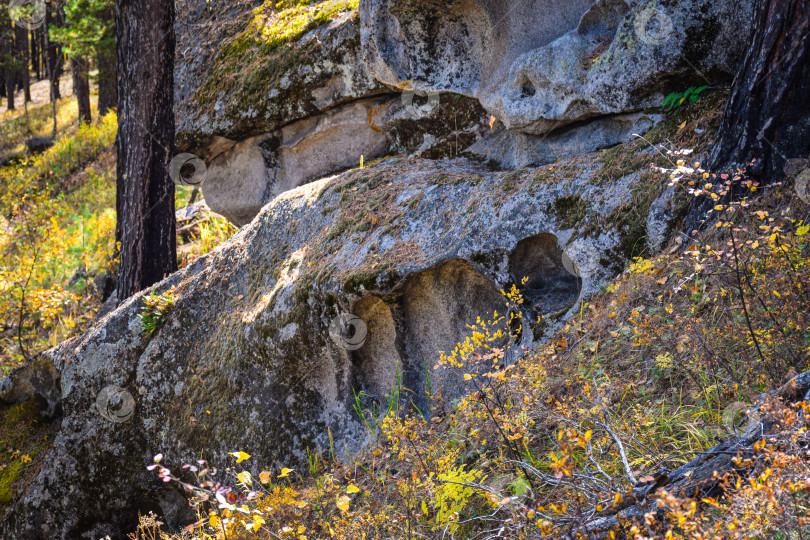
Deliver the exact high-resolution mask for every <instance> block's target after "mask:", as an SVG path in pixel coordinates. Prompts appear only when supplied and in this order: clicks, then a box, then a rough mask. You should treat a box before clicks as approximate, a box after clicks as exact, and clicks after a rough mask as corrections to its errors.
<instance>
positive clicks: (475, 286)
mask: <svg viewBox="0 0 810 540" xmlns="http://www.w3.org/2000/svg"><path fill="white" fill-rule="evenodd" d="M594 163H598V161H597V159H596V156H593V155H590V156H583V157H580V158H576V159H572V160H566V161H562V162H560V163H558V164H555V165H554V166H552V167H544V168H541V169H527V170H524V171H518V172H513V173H504V172H491V171H488V170H486V169H484V168H481V167H480V165H477V164H474V163H472V162H469V161H466V160H463V159H456V160H444V161H431V160H420V159H388V160H385V161H383V162H381V163H379V164H376V165H373V166H370V167H366V168H363V169H357V170H354V171H351V172H348V173H345V174H343V175H340V176H335V177H332V178H327V179H323V180H320V181H316V182H313V183H310V184H307V185H305V186H301V187H299V188H296V189H294V190H291V191H288V192H286V193H284V194H282V195H280V196H279V197H277V198H276V199H275V200H274V201H273V202H272V203H271V204H269V205H267V206H266V207H265V208H264V209H263V210H262V212H261V213H260V214H259V216H258V217H257V218H256V219H255V220H254V221H253V222H252V223H251V224H250V225H249V226H247V227H244V228H243V229H242V230H241V231H240V232H239V233H238V234H237V235H236V236H234V237H233V238H232V239H231V240H229V241H228V242H227V243H226V244H225V245H223V246H222V247H220V248H218V249H217V250H215V251H214V252H212V253H211V254H209V255H207V256H205V257H204V258H202V259H200V260H198V261H197V262H195V263H193V264H192V265H191V266H189V267H186V268H185V269H183V270H181V271H179V272H178V273H176V274H174V275H172V276H170V277H169V278H168V279H166V280H165V281H163V282H162V283H161V284H159V286H158V287H157V292H159V293H160V292H163V291H167V290H170V289H171V288H174V289H173V291H174V292H173V294H174V297H175V298H176V300H175V302H174V304H173V305H172V307H171V308H170V309H169V311H168V314H167V320H166V322H165V324H164V325H163V326H162V327H161V328H160V329H159V330H158V331H157V332H156V333H155V334H154V335H152V336H147V335H146V334H145V333H144V330H143V327H142V323H141V320H140V319H139V318H138V314H139V313H141V311H142V308H143V299H142V295H137V296H135V297H133V298H131V299H130V300H128V301H127V302H126V303H125V304H123V305H122V306H121V307H120V308H119V309H118V310H116V311H115V312H113V313H111V314H109V315H107V316H106V317H104V318H103V319H101V320H100V321H99V322H98V323H96V324H95V326H94V327H93V328H92V329H91V330H90V331H88V332H87V333H86V334H84V335H83V336H80V337H78V338H74V339H72V340H69V341H67V342H65V343H63V344H62V345H60V346H58V347H57V348H55V349H53V350H51V351H49V352H48V353H47V355H46V356H47V360H45V359H43V360H42V361H43V362H46V363H52V368H51V367H49V365H50V364H48V365H46V366H45V368H43V369H44V371H42V372H43V373H53V372H54V369H55V370H57V371H58V372H59V374H60V376H61V379H60V381H59V382H58V384H57V383H54V381H52V380H51V384H45V385H40V384H27V385H23V386H19V387H18V388H17V390H11V389H10V386H14V384H13V382H14V378H15V377H16V378H17V379H19V380H30V379H31V378H30V377H27V378H26V377H21V376H19V377H18V376H17V375H14V376H12V377H11V378H10V379H7V380H6V381H8V382H4V383H3V384H2V385H0V388H1V389H2V390H3V396H2V398H3V399H4V400H6V401H19V400H21V399H23V398H24V397H25V396H23V395H22V394H24V393H25V391H28V393H29V394H36V393H40V394H43V395H44V397H45V398H46V399H48V400H50V401H51V404H52V407H56V406H57V404H56V400H57V399H58V402H59V403H58V406H60V407H61V411H62V414H63V417H62V422H61V426H62V427H61V430H60V431H59V433H58V435H57V436H56V439H55V441H54V445H53V448H52V449H51V450H50V453H49V455H48V456H47V459H46V460H45V464H44V466H43V468H42V470H41V471H40V472H39V475H38V476H37V477H36V478H35V479H34V480H33V481H32V483H31V484H30V486H29V488H28V490H27V492H26V493H25V494H23V495H22V496H21V497H20V498H19V499H18V500H17V501H16V502H15V504H14V506H13V507H12V508H10V509H9V512H8V513H7V514H6V515H5V517H4V520H3V522H2V524H0V536H2V537H3V538H26V539H29V538H47V539H54V538H71V539H74V538H93V537H95V538H98V537H100V536H103V535H104V534H110V535H112V537H114V538H120V537H123V534H122V532H124V531H129V530H131V527H132V525H133V524H134V522H135V520H136V515H137V512H138V511H141V512H144V511H148V510H155V511H158V512H161V513H162V514H163V515H165V516H166V519H167V520H168V521H170V522H173V521H174V520H180V521H182V520H183V519H187V518H188V516H186V515H184V514H183V512H182V511H181V509H182V508H183V504H182V497H181V496H180V495H179V494H178V493H177V492H175V491H173V488H172V487H169V486H167V485H165V484H163V483H162V482H160V481H158V480H157V479H156V478H155V477H154V475H153V474H152V473H149V472H147V471H146V470H145V468H144V467H145V465H147V464H148V463H149V462H150V461H151V458H152V456H153V455H154V454H156V453H157V452H163V453H164V454H165V455H166V458H165V460H166V462H167V463H168V464H171V465H172V466H177V465H179V464H181V463H183V462H186V461H190V460H192V459H197V458H199V456H200V452H205V454H204V456H205V457H206V458H208V459H210V460H211V462H212V463H215V464H220V465H222V464H225V463H226V462H227V456H226V452H229V451H235V450H246V451H248V452H250V453H251V454H253V456H254V459H252V460H251V461H250V462H249V463H250V465H255V466H257V467H259V466H261V465H266V464H271V463H280V464H283V465H285V466H297V467H301V466H305V464H306V450H307V449H310V450H318V449H324V448H328V433H329V430H331V434H332V436H333V437H334V441H335V447H336V449H337V450H338V451H342V450H343V449H356V448H357V447H358V446H359V445H360V444H362V443H363V441H364V437H365V436H366V435H365V432H364V429H363V427H362V426H361V424H360V421H359V419H358V418H357V417H356V415H355V413H354V412H353V410H352V403H353V390H362V391H364V392H365V393H366V395H367V396H368V397H367V399H368V400H374V399H379V398H381V397H382V396H384V395H385V394H386V393H387V392H388V391H389V390H390V388H391V386H392V384H393V381H394V376H395V374H396V372H397V370H401V372H402V374H403V379H404V380H403V385H404V386H406V387H408V388H411V389H414V390H415V391H416V396H419V395H420V394H421V393H420V389H423V388H424V386H425V381H424V373H425V365H424V364H425V362H426V361H427V362H429V363H430V364H432V363H433V362H435V361H436V360H437V358H438V354H439V351H450V350H452V348H453V347H454V346H455V344H456V343H458V342H460V341H463V339H464V337H465V336H466V335H467V334H468V332H469V329H468V328H467V327H466V324H468V323H473V322H474V321H475V317H476V316H482V317H486V316H487V315H489V316H491V314H492V312H493V311H495V310H498V311H500V312H504V309H505V299H504V297H503V296H502V295H501V293H500V292H499V291H500V290H501V289H504V288H506V287H508V286H510V284H511V283H515V282H520V281H522V278H523V277H527V278H529V279H528V281H527V283H526V285H525V286H523V289H524V293H525V295H526V298H527V302H526V304H525V305H524V306H523V308H522V309H525V314H526V320H527V321H536V320H537V316H538V315H539V314H543V313H556V314H558V315H559V314H562V313H565V312H566V311H568V310H569V308H570V307H571V306H572V305H573V304H574V303H575V302H576V301H577V299H578V298H579V297H580V296H581V295H589V294H591V293H593V292H595V291H596V290H597V289H598V287H599V285H600V284H601V283H603V282H605V280H606V279H608V278H609V277H611V276H612V275H614V274H615V273H616V272H617V271H618V270H620V269H621V267H622V265H623V262H624V261H625V260H626V254H625V251H624V248H623V246H625V245H627V244H629V245H633V244H635V243H636V241H637V238H635V236H636V235H638V234H644V222H643V221H644V218H641V223H640V224H628V223H626V222H622V221H621V220H618V219H615V218H614V217H612V216H616V215H628V214H629V212H628V210H627V208H628V206H629V205H634V210H636V211H637V213H638V215H639V216H646V213H647V209H646V208H640V207H639V206H640V205H639V203H638V202H637V201H638V200H645V201H647V203H646V204H647V205H649V204H651V201H653V200H654V199H655V198H656V197H657V196H658V194H660V193H661V192H662V191H663V189H664V183H665V182H666V180H662V179H654V178H651V177H650V176H649V175H646V174H643V173H640V172H635V173H630V174H627V175H626V176H624V177H622V178H620V179H618V180H617V181H615V182H610V183H606V182H602V183H601V184H600V183H598V182H594V181H593V177H594V175H595V173H596V170H595V169H596V167H595V166H594V165H593V164H594ZM640 194H642V195H640ZM639 231H641V232H639ZM569 258H570V259H569ZM571 262H573V263H574V264H571ZM574 265H575V266H574ZM572 272H573V273H572ZM575 274H578V275H575ZM349 314H353V316H354V317H356V318H354V319H349V320H350V322H351V325H353V327H354V329H355V332H354V333H353V334H352V333H351V332H348V331H347V330H348V328H347V327H341V326H340V325H337V327H336V323H335V321H336V320H337V321H340V320H341V319H340V318H339V317H341V316H343V317H347V316H348V315H349ZM361 330H362V331H361ZM528 330H532V331H528ZM545 330H547V329H546V328H544V327H543V326H534V327H531V325H527V329H526V331H524V332H523V334H522V337H521V342H522V344H523V345H527V346H528V345H530V344H531V342H532V341H533V340H535V339H536V338H538V337H541V336H542V335H543V333H544V331H545ZM358 336H359V337H360V339H359V342H358ZM363 338H364V339H363ZM358 345H359V347H358ZM430 364H429V367H430ZM433 377H435V379H434V384H436V381H441V382H443V383H445V384H446V387H447V392H446V393H447V395H448V396H452V395H457V394H458V393H459V392H461V391H462V390H463V384H462V383H461V382H460V380H459V379H460V376H459V374H458V373H455V372H453V371H450V370H445V369H440V370H439V371H438V372H435V373H434V375H433ZM110 385H115V386H117V387H121V388H122V389H123V390H125V391H126V392H127V393H128V394H122V393H120V392H118V393H116V394H115V395H116V396H117V397H116V401H115V402H114V403H111V404H108V405H107V407H108V408H112V409H116V408H118V409H120V408H121V407H122V406H123V405H126V404H127V403H128V398H127V396H132V398H133V401H134V411H133V414H132V416H131V418H128V415H127V414H121V415H119V416H122V417H123V419H124V420H125V421H122V422H114V421H111V420H110V419H109V416H110V415H109V414H107V417H104V416H102V415H101V414H100V413H99V409H98V408H97V404H96V402H97V399H98V396H99V395H100V393H101V392H102V390H103V389H105V388H107V387H108V386H110ZM54 389H56V390H58V391H57V392H56V398H55V396H54ZM102 395H109V392H107V393H103V394H102ZM8 396H14V398H13V399H10V398H9V397H8ZM416 399H417V401H418V399H419V398H418V397H417V398H416ZM422 399H425V398H422ZM102 410H108V409H105V408H102ZM113 412H114V411H113ZM118 412H122V413H126V412H127V411H118ZM253 472H254V473H258V472H259V471H258V470H256V471H253Z"/></svg>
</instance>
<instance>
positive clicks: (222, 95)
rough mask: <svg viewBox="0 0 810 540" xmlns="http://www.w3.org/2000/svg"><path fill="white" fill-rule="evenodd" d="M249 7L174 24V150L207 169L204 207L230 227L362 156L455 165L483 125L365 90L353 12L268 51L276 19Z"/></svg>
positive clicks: (194, 15)
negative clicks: (401, 156) (453, 159)
mask: <svg viewBox="0 0 810 540" xmlns="http://www.w3.org/2000/svg"><path fill="white" fill-rule="evenodd" d="M338 4H341V3H340V2H339V3H338ZM253 8H254V6H253V5H252V4H251V3H236V4H234V5H231V4H229V3H228V4H221V3H217V4H211V3H209V2H205V1H204V0H189V1H187V2H185V3H183V4H181V5H180V9H179V13H178V21H181V22H180V23H178V26H177V32H178V44H177V51H178V61H177V67H176V70H175V71H176V73H175V86H176V91H175V93H176V106H175V112H176V116H177V120H178V127H177V137H178V146H179V148H180V150H181V151H190V152H192V153H195V154H197V155H198V156H199V157H201V158H202V159H203V160H204V161H205V162H206V164H207V165H208V171H207V175H206V180H205V184H204V186H203V192H204V194H205V197H206V201H208V204H209V205H210V207H211V208H212V209H213V210H214V211H216V212H217V213H220V214H222V215H224V216H226V217H227V218H228V219H230V220H231V221H232V222H234V223H235V224H237V225H244V224H245V223H248V222H249V221H250V220H251V219H253V217H255V216H256V214H258V212H259V210H260V209H261V207H262V206H264V205H265V204H267V203H269V202H270V201H271V200H273V198H275V196H276V195H278V194H280V193H282V192H284V191H286V190H287V189H290V188H293V187H296V186H299V185H301V184H304V183H306V182H311V181H313V180H317V179H320V178H323V177H324V176H327V175H329V174H333V173H335V172H338V171H342V170H346V169H348V168H351V167H354V166H357V165H359V164H360V161H361V157H362V158H363V159H364V160H365V161H366V162H368V161H371V160H373V159H375V158H378V157H380V156H383V155H386V154H398V153H403V152H405V153H412V154H416V155H424V156H425V157H448V156H453V155H458V154H459V153H460V152H461V151H463V150H464V149H466V148H467V147H468V146H469V145H470V144H472V143H473V142H475V141H477V140H478V139H479V138H480V137H481V136H482V135H483V133H484V132H485V130H484V128H485V127H487V125H486V124H487V122H488V120H489V116H488V115H487V114H486V112H485V111H484V110H483V109H482V108H481V107H480V105H479V104H478V102H477V101H476V100H474V99H469V98H462V97H461V96H457V99H456V98H454V99H451V98H450V96H446V97H445V98H444V99H443V100H441V101H442V103H439V102H438V100H439V97H438V95H436V96H431V98H432V99H436V100H437V101H436V102H430V103H422V101H426V100H427V97H425V98H424V99H423V98H418V97H417V103H416V104H414V102H413V97H412V95H410V94H408V93H404V94H403V93H402V92H401V90H400V89H397V88H391V87H387V86H385V85H383V84H381V83H379V82H378V81H376V80H374V78H373V77H371V75H370V74H369V72H368V70H367V69H366V67H365V64H364V63H363V61H362V57H361V54H360V32H359V22H358V17H357V12H356V11H348V12H347V11H346V10H337V11H336V12H335V13H332V14H331V15H330V16H333V17H334V19H333V20H332V21H331V22H328V23H326V24H323V25H321V26H319V27H317V28H315V29H313V30H311V31H309V32H307V33H305V34H304V35H302V36H295V38H294V39H290V40H288V41H285V42H280V43H276V42H273V43H270V42H269V41H268V38H267V37H266V34H265V29H266V28H268V27H273V28H274V31H275V32H279V28H277V27H276V26H277V25H278V24H279V23H278V21H276V19H274V17H275V11H274V10H273V8H272V6H270V5H260V6H259V7H257V8H255V9H253ZM274 25H276V26H274ZM409 97H410V98H411V99H410V100H409V99H408V98H409ZM414 105H415V106H414Z"/></svg>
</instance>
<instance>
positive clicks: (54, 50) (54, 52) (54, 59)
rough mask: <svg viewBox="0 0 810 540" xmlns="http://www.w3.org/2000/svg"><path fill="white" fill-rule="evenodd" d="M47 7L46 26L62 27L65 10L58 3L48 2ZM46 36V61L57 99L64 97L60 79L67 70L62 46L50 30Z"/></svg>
mask: <svg viewBox="0 0 810 540" xmlns="http://www.w3.org/2000/svg"><path fill="white" fill-rule="evenodd" d="M45 5H46V6H47V9H46V10H45V27H46V28H50V26H51V25H55V26H57V27H61V26H63V25H64V22H65V12H64V11H62V10H61V9H59V7H58V6H56V3H55V2H54V3H50V2H49V3H46V4H45ZM44 36H45V43H46V46H45V54H46V55H47V58H46V62H47V64H48V78H49V79H50V80H51V95H52V98H53V99H55V100H59V99H62V92H61V90H60V88H59V79H61V78H62V75H63V74H64V72H65V70H64V67H65V62H64V56H63V55H62V48H61V47H59V46H58V45H57V44H55V43H53V42H52V41H51V38H50V36H49V35H48V32H44Z"/></svg>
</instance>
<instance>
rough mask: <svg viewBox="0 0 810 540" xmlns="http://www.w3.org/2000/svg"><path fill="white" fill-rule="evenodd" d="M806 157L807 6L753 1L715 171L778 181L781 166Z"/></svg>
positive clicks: (809, 98) (809, 148) (809, 130)
mask: <svg viewBox="0 0 810 540" xmlns="http://www.w3.org/2000/svg"><path fill="white" fill-rule="evenodd" d="M808 153H810V1H808V0H758V2H757V5H756V15H755V19H754V28H753V32H752V37H751V40H750V42H749V45H748V52H747V54H746V56H745V60H744V61H743V64H742V66H741V68H740V71H739V73H738V74H737V77H736V78H735V80H734V84H733V86H732V89H731V95H730V96H729V100H728V103H727V104H726V109H725V112H724V113H723V119H722V121H721V125H720V131H719V135H718V138H717V140H716V141H715V144H714V146H713V148H712V150H711V155H710V159H709V164H710V166H711V167H712V168H714V169H721V168H725V167H728V166H733V165H738V166H743V165H744V164H745V163H746V162H749V161H753V160H756V161H755V162H754V163H753V164H752V165H749V166H748V167H747V171H748V173H749V174H750V175H752V176H754V177H755V178H762V179H763V180H764V181H772V180H775V179H778V178H780V177H781V176H783V167H784V165H785V162H786V161H787V160H789V159H794V158H805V159H806V158H808V157H810V156H808Z"/></svg>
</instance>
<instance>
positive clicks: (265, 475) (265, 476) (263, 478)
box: [259, 471, 273, 484]
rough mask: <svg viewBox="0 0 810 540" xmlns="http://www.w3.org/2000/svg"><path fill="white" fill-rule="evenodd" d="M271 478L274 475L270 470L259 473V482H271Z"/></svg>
mask: <svg viewBox="0 0 810 540" xmlns="http://www.w3.org/2000/svg"><path fill="white" fill-rule="evenodd" d="M271 478H273V475H272V474H271V473H270V471H262V472H260V473H259V482H261V483H262V484H269V483H270V479H271Z"/></svg>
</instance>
